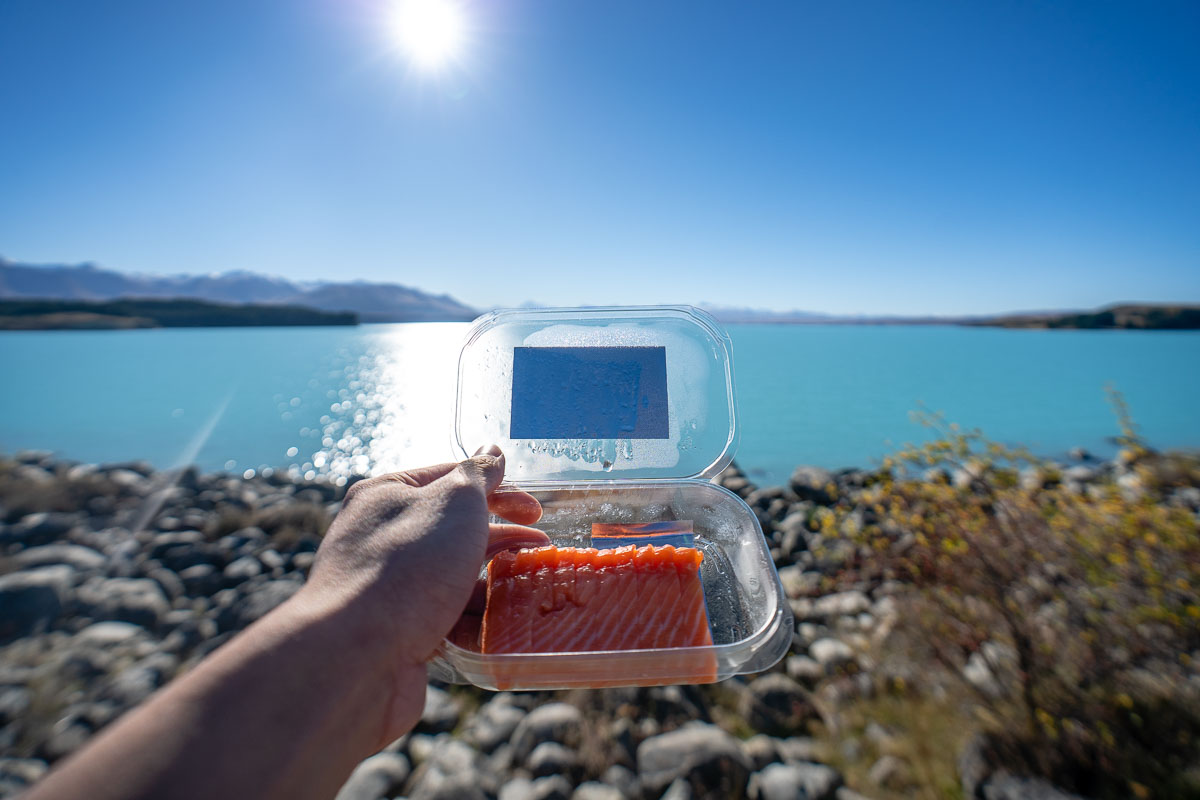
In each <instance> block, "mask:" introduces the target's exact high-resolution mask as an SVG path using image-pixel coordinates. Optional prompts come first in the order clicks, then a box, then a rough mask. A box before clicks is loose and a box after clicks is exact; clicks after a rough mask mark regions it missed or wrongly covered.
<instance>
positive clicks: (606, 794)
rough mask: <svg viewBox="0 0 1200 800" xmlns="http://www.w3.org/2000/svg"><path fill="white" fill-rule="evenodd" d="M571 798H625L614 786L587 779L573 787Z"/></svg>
mask: <svg viewBox="0 0 1200 800" xmlns="http://www.w3.org/2000/svg"><path fill="white" fill-rule="evenodd" d="M571 800H625V795H624V794H623V793H622V792H621V790H620V789H618V788H617V787H615V786H609V785H608V784H607V783H601V782H600V781H588V782H586V783H581V784H579V785H578V786H576V787H575V791H574V793H572V795H571Z"/></svg>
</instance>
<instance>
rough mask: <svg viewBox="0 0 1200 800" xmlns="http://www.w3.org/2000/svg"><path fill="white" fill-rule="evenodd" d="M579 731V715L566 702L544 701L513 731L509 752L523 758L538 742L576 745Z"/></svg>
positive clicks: (581, 716) (580, 726) (520, 759)
mask: <svg viewBox="0 0 1200 800" xmlns="http://www.w3.org/2000/svg"><path fill="white" fill-rule="evenodd" d="M582 731H583V714H582V713H580V711H579V709H578V708H576V707H575V706H572V705H567V704H566V703H547V704H546V705H544V706H541V707H539V708H535V709H534V710H533V711H530V712H529V714H527V715H526V716H525V718H524V719H523V720H521V722H520V723H519V724H518V725H517V727H516V730H515V731H513V735H512V745H513V754H514V756H515V757H516V759H517V760H518V761H522V762H523V761H525V759H527V758H529V754H530V753H532V752H533V748H535V747H537V746H538V745H539V744H541V743H542V742H558V743H559V744H563V745H566V746H567V747H576V746H578V744H579V739H580V736H581V734H582Z"/></svg>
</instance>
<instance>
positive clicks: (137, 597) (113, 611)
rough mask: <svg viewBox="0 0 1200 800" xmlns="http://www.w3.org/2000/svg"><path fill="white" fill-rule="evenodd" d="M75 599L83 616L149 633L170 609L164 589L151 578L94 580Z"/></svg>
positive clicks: (87, 583) (77, 593)
mask: <svg viewBox="0 0 1200 800" xmlns="http://www.w3.org/2000/svg"><path fill="white" fill-rule="evenodd" d="M75 598H76V600H77V602H78V604H79V607H80V610H81V611H82V612H83V614H84V616H87V617H91V618H92V619H94V620H97V621H100V620H117V621H120V622H129V623H132V624H134V625H140V626H142V627H143V628H146V629H148V630H153V629H154V628H156V627H158V624H159V621H160V620H161V619H162V618H163V616H164V615H165V614H166V613H167V611H169V610H170V606H169V604H168V603H167V598H166V596H165V595H164V594H163V591H162V589H161V588H159V585H158V584H157V583H155V582H154V581H152V580H150V579H149V578H92V579H90V580H88V581H86V582H85V583H84V584H83V585H82V586H80V587H79V589H78V590H76V593H75Z"/></svg>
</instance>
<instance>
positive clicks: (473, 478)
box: [446, 444, 504, 497]
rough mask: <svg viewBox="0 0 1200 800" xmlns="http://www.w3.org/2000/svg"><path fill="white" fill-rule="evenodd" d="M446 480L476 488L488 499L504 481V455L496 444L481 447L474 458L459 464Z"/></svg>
mask: <svg viewBox="0 0 1200 800" xmlns="http://www.w3.org/2000/svg"><path fill="white" fill-rule="evenodd" d="M446 478H450V479H453V480H455V481H456V482H458V483H465V484H468V485H470V486H474V487H475V488H477V489H478V490H479V492H480V494H482V495H483V496H484V497H487V496H488V495H489V494H491V493H492V492H494V491H495V490H496V487H498V486H499V485H500V481H502V480H504V453H503V452H502V451H501V450H500V448H499V447H497V446H496V445H494V444H493V445H491V446H489V447H486V448H484V447H481V448H479V450H478V451H477V452H476V453H475V455H474V456H472V457H471V458H468V459H467V460H466V461H462V462H459V465H458V466H457V467H455V468H454V470H453V471H452V472H451V473H450V474H449V475H447V476H446Z"/></svg>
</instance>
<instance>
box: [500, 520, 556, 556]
mask: <svg viewBox="0 0 1200 800" xmlns="http://www.w3.org/2000/svg"><path fill="white" fill-rule="evenodd" d="M548 544H550V537H549V536H547V535H546V534H545V533H543V532H542V531H539V530H538V529H537V528H526V527H525V526H524V525H503V524H495V523H493V524H491V525H488V546H487V558H488V559H491V557H492V556H494V555H496V553H500V552H503V551H505V550H520V549H521V548H522V547H545V546H546V545H548Z"/></svg>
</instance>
